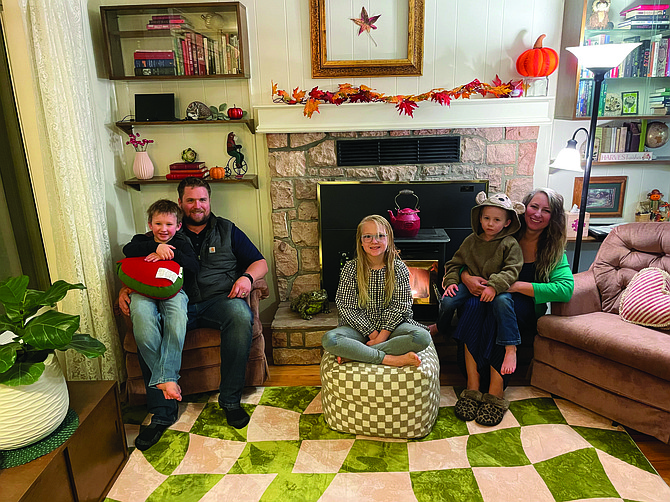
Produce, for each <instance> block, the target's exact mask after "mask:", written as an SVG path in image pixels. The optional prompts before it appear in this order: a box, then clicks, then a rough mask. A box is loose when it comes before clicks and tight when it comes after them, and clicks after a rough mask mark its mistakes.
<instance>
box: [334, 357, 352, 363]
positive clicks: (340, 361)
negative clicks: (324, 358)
mask: <svg viewBox="0 0 670 502" xmlns="http://www.w3.org/2000/svg"><path fill="white" fill-rule="evenodd" d="M335 360H336V361H337V364H344V363H348V362H351V359H345V358H344V357H340V356H337V357H336V358H335Z"/></svg>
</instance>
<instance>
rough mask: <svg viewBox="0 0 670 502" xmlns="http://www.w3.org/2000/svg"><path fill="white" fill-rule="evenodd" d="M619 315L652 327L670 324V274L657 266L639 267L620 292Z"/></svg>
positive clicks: (628, 320)
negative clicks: (640, 268)
mask: <svg viewBox="0 0 670 502" xmlns="http://www.w3.org/2000/svg"><path fill="white" fill-rule="evenodd" d="M619 316H620V317H621V319H623V320H624V321H626V322H630V323H633V324H640V325H642V326H648V327H650V328H667V327H669V326H670V274H668V273H667V272H666V271H665V270H662V269H660V268H656V267H649V268H644V269H642V270H640V271H639V272H638V273H637V274H635V276H633V279H632V280H631V281H630V283H629V284H628V287H627V288H626V290H625V291H624V292H623V294H622V295H621V303H620V304H619Z"/></svg>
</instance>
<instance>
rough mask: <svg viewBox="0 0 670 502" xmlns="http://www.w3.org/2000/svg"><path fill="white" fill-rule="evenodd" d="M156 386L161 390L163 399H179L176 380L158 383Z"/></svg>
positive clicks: (179, 394) (179, 392)
mask: <svg viewBox="0 0 670 502" xmlns="http://www.w3.org/2000/svg"><path fill="white" fill-rule="evenodd" d="M156 387H158V388H159V389H160V390H162V391H163V396H165V399H176V400H177V401H181V387H179V385H177V382H165V383H159V384H158V385H156Z"/></svg>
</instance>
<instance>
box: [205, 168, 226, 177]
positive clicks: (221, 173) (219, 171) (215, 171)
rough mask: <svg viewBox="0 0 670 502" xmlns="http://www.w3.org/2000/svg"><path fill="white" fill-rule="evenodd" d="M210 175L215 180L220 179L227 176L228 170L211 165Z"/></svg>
mask: <svg viewBox="0 0 670 502" xmlns="http://www.w3.org/2000/svg"><path fill="white" fill-rule="evenodd" d="M209 175H210V177H211V178H212V179H215V180H220V179H222V178H225V177H226V170H225V169H224V168H223V167H219V166H216V167H210V168H209Z"/></svg>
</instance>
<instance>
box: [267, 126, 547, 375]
mask: <svg viewBox="0 0 670 502" xmlns="http://www.w3.org/2000/svg"><path fill="white" fill-rule="evenodd" d="M538 132H539V127H538V126H524V127H488V128H469V129H422V130H394V131H365V132H330V133H328V132H313V133H281V134H267V145H268V159H269V167H270V174H271V178H272V180H271V198H272V228H273V235H274V249H273V254H274V262H275V270H274V273H275V275H276V278H277V285H278V289H279V297H280V300H281V301H282V302H286V301H287V300H290V299H292V298H294V297H296V296H297V295H299V294H300V293H303V292H306V291H312V290H314V289H319V288H320V287H321V264H320V257H319V223H320V222H319V207H318V200H317V185H318V183H319V182H324V181H328V182H361V181H374V182H433V181H435V182H444V181H461V180H463V181H465V180H488V184H489V193H493V192H505V193H507V194H508V195H509V196H510V198H512V199H513V200H521V199H522V198H523V196H524V195H525V194H526V193H527V192H529V191H530V190H531V189H532V188H533V174H534V166H535V155H536V152H537V137H538ZM426 135H428V136H438V135H459V136H460V137H461V139H460V144H461V161H460V162H456V163H449V164H420V165H401V166H399V165H391V166H365V165H362V166H355V167H341V166H338V165H337V158H336V142H337V141H338V140H339V139H342V138H345V139H350V138H370V137H384V136H387V137H392V136H426ZM472 198H473V200H472V203H474V194H473V195H472ZM347 203H351V202H349V201H347ZM389 209H391V208H390V207H389ZM466 211H467V213H469V209H467V210H466ZM336 325H337V317H336V315H335V314H334V313H332V314H320V315H318V316H316V317H314V319H313V320H311V321H303V320H301V319H297V320H296V319H295V315H294V314H292V313H291V312H290V310H289V308H288V304H287V303H283V304H280V306H279V309H278V311H277V314H276V316H275V321H274V322H273V329H272V346H273V358H274V363H275V364H318V363H319V361H320V359H321V353H322V352H321V351H322V349H321V336H322V335H323V333H325V331H327V330H328V329H332V328H333V327H335V326H336Z"/></svg>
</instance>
